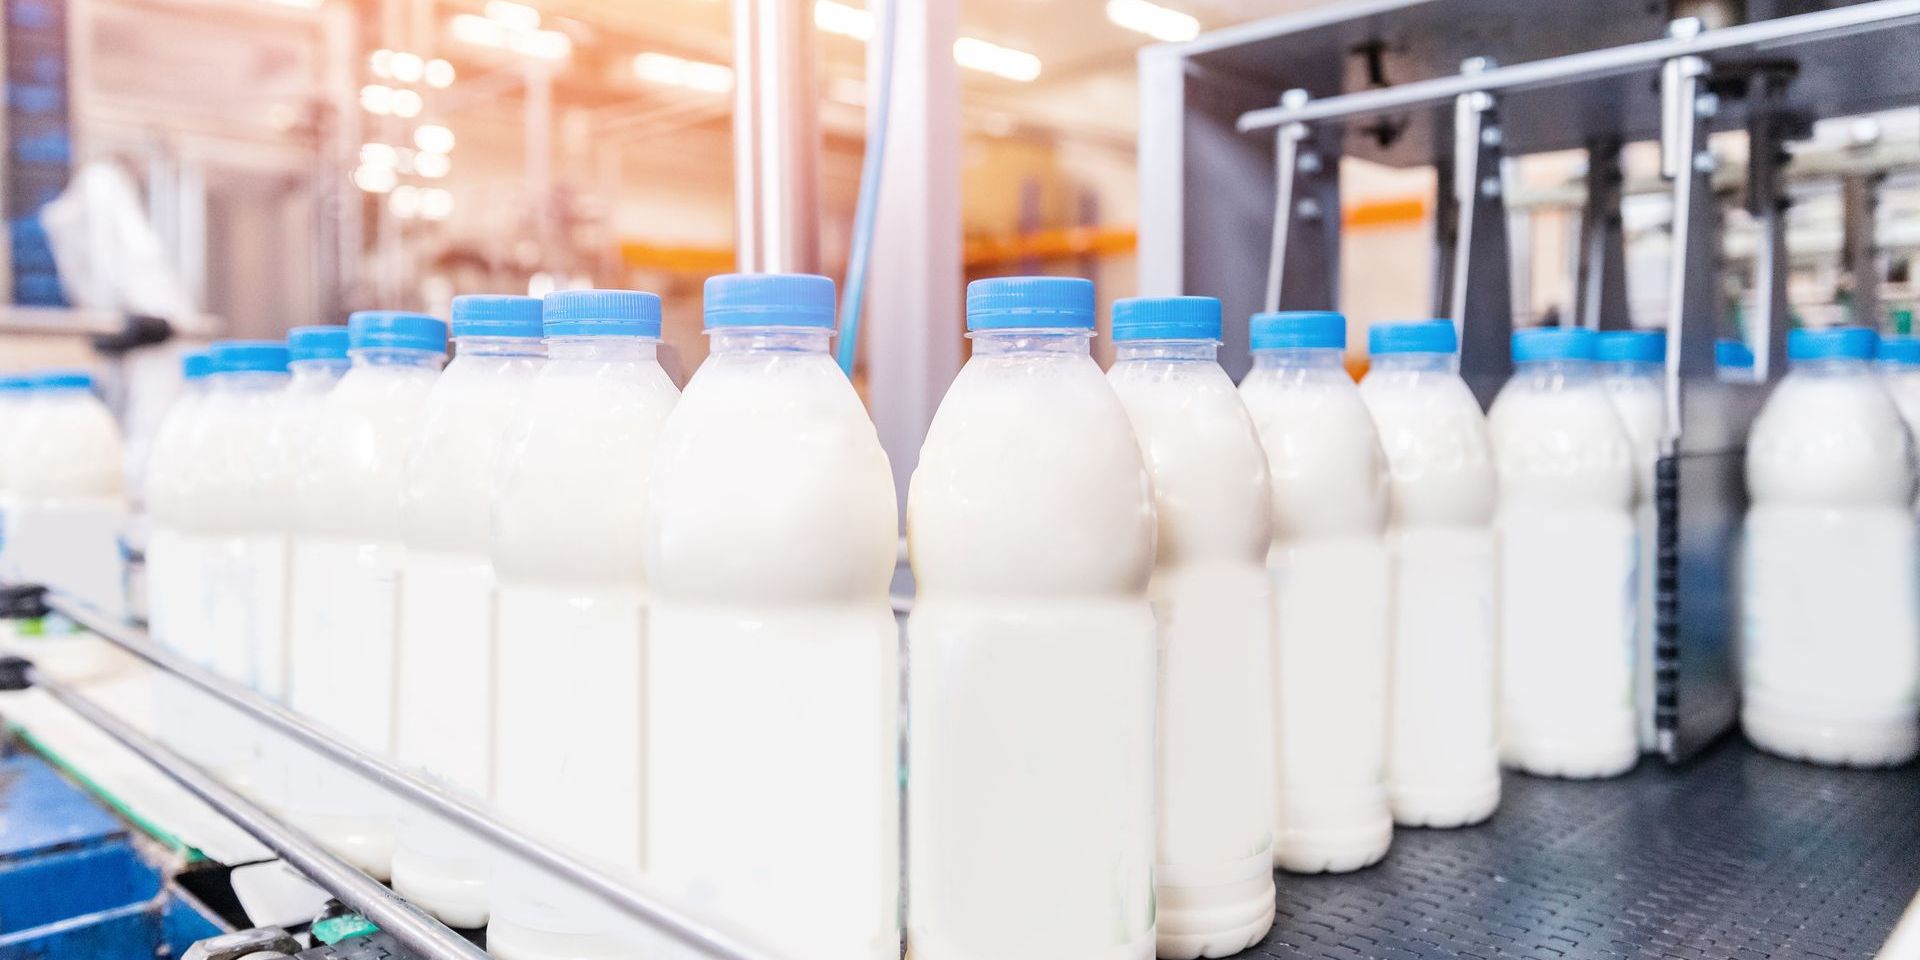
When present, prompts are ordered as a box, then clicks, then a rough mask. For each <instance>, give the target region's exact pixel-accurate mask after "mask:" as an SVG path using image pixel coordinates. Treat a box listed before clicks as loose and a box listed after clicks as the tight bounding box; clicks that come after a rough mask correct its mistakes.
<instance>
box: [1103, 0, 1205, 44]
mask: <svg viewBox="0 0 1920 960" xmlns="http://www.w3.org/2000/svg"><path fill="white" fill-rule="evenodd" d="M1107 19H1108V20H1111V21H1113V22H1114V24H1115V25H1116V26H1121V27H1125V28H1127V29H1128V30H1132V31H1133V32H1135V33H1144V34H1146V35H1147V36H1149V37H1153V38H1154V39H1156V40H1166V41H1169V42H1178V41H1181V40H1192V39H1193V38H1194V37H1197V36H1199V35H1200V21H1199V20H1196V19H1194V18H1193V17H1190V16H1188V15H1186V14H1184V13H1181V12H1180V11H1178V10H1171V9H1168V8H1166V7H1163V6H1161V5H1159V4H1157V3H1153V2H1151V0H1107Z"/></svg>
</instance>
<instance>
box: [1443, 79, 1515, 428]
mask: <svg viewBox="0 0 1920 960" xmlns="http://www.w3.org/2000/svg"><path fill="white" fill-rule="evenodd" d="M1493 66H1494V63H1493V61H1492V60H1490V59H1488V58H1486V57H1474V58H1472V59H1470V60H1468V61H1466V62H1465V63H1463V64H1461V67H1460V71H1461V72H1462V73H1479V72H1481V71H1483V70H1488V69H1491V68H1492V67H1493ZM1504 139H1505V136H1504V133H1503V131H1502V129H1501V127H1500V114H1499V101H1498V100H1497V99H1496V98H1495V97H1494V96H1493V95H1492V94H1490V93H1485V92H1475V93H1464V94H1461V95H1460V96H1459V97H1457V98H1455V100H1454V112H1453V145H1454V146H1453V183H1452V189H1453V197H1454V204H1455V205H1456V207H1457V208H1458V214H1457V215H1458V217H1459V230H1458V231H1457V232H1456V233H1455V238H1454V246H1453V262H1452V263H1451V264H1450V265H1449V267H1450V269H1451V271H1452V273H1453V278H1452V280H1451V281H1450V283H1449V285H1448V291H1449V293H1450V294H1451V299H1450V301H1449V303H1448V305H1447V316H1448V317H1449V318H1450V319H1452V320H1453V325H1454V328H1455V329H1456V330H1458V331H1459V333H1460V372H1461V375H1462V376H1464V377H1466V378H1467V382H1468V384H1469V385H1471V386H1473V388H1474V392H1475V395H1476V396H1479V397H1480V399H1481V402H1483V403H1487V402H1491V400H1492V398H1493V392H1494V390H1496V389H1497V385H1498V384H1499V382H1501V381H1503V380H1504V379H1505V378H1506V376H1507V372H1508V368H1509V367H1510V366H1511V365H1512V349H1513V347H1512V337H1513V280H1512V276H1511V270H1512V264H1511V262H1510V260H1509V257H1508V251H1507V214H1506V202H1505V198H1504V195H1505V192H1506V187H1505V184H1504V183H1503V182H1502V177H1501V163H1500V158H1501V154H1502V151H1501V143H1502V142H1503V141H1504Z"/></svg>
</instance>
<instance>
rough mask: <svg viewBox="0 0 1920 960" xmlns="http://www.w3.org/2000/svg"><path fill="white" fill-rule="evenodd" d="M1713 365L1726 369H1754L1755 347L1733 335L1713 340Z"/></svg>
mask: <svg viewBox="0 0 1920 960" xmlns="http://www.w3.org/2000/svg"><path fill="white" fill-rule="evenodd" d="M1713 365H1714V366H1716V367H1720V368H1721V369H1724V370H1752V369H1753V348H1752V347H1749V346H1747V345H1746V343H1745V342H1743V341H1740V340H1735V339H1733V338H1731V337H1721V338H1720V339H1718V340H1715V341H1714V342H1713Z"/></svg>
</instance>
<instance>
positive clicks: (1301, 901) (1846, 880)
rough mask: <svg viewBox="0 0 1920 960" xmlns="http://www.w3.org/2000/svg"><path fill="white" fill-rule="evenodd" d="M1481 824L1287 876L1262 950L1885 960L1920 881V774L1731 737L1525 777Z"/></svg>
mask: <svg viewBox="0 0 1920 960" xmlns="http://www.w3.org/2000/svg"><path fill="white" fill-rule="evenodd" d="M1504 787H1505V796H1504V797H1503V799H1502V802H1501V805H1500V810H1499V811H1498V812H1497V813H1495V814H1494V816H1493V819H1492V820H1490V821H1488V822H1487V823H1486V824H1484V825H1482V826H1479V827H1473V828H1468V829H1464V830H1399V831H1396V832H1395V834H1394V838H1393V849H1392V851H1391V852H1389V853H1388V854H1387V858H1386V859H1385V860H1384V861H1382V862H1381V863H1380V864H1379V865H1378V866H1375V867H1372V868H1370V869H1367V870H1363V871H1361V872H1358V873H1353V874H1347V875H1344V876H1294V875H1291V874H1286V873H1282V874H1279V875H1278V882H1279V905H1280V909H1279V916H1278V918H1277V919H1276V920H1275V922H1274V928H1273V932H1272V933H1271V934H1269V935H1268V936H1267V938H1266V940H1265V941H1263V942H1262V943H1261V944H1260V945H1258V946H1256V947H1255V948H1253V949H1252V950H1250V951H1248V952H1247V953H1246V954H1243V956H1245V957H1260V956H1270V957H1284V958H1294V957H1329V958H1336V960H1356V958H1372V957H1377V958H1382V960H1411V958H1415V957H1467V958H1492V957H1529V958H1536V960H1586V958H1640V957H1651V958H1661V957H1672V958H1676V960H1712V958H1729V960H1780V958H1786V957H1811V958H1830V960H1841V958H1850V957H1871V956H1872V955H1873V954H1874V952H1875V951H1876V950H1878V949H1879V947H1880V945H1881V943H1882V942H1883V941H1884V940H1885V939H1886V937H1887V934H1888V933H1890V932H1891V931H1892V929H1893V926H1894V923H1895V921H1897V920H1898V919H1899V917H1900V914H1901V913H1902V912H1903V911H1904V910H1905V909H1906V907H1907V904H1908V902H1909V901H1911V900H1912V899H1913V897H1914V894H1915V892H1916V890H1917V889H1920V766H1916V765H1915V764H1908V765H1907V766H1906V767H1903V768H1901V769H1898V770H1892V771H1859V770H1835V769H1827V768H1822V767H1813V766H1808V765H1805V764H1799V763H1792V762H1789V761H1786V760H1780V759H1776V758H1773V757H1770V756H1767V755H1766V754H1763V753H1760V752H1759V751H1757V750H1754V749H1753V748H1751V747H1749V746H1747V745H1746V744H1744V743H1742V742H1740V741H1739V740H1738V739H1737V738H1726V739H1724V740H1723V741H1722V742H1721V743H1720V744H1719V745H1717V746H1715V747H1712V748H1710V749H1709V750H1708V751H1707V752H1705V753H1704V754H1702V755H1701V756H1700V757H1698V758H1696V759H1695V760H1693V761H1692V762H1690V763H1688V764H1686V765H1684V766H1681V767H1678V768H1673V767H1668V766H1667V765H1666V764H1663V763H1661V762H1659V761H1658V760H1655V759H1653V758H1647V759H1645V760H1643V761H1642V762H1641V764H1640V766H1639V768H1638V769H1636V770H1635V771H1634V772H1633V773H1631V774H1628V775H1627V776H1625V777H1621V778H1619V779H1616V780H1609V781H1598V782H1573V781H1556V780H1543V779H1536V778H1533V777H1528V776H1523V775H1520V774H1514V773H1509V774H1507V777H1506V782H1505V785H1504Z"/></svg>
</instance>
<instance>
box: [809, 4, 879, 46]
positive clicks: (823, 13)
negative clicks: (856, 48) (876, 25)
mask: <svg viewBox="0 0 1920 960" xmlns="http://www.w3.org/2000/svg"><path fill="white" fill-rule="evenodd" d="M813 25H814V26H816V27H818V28H820V29H822V30H825V31H826V32H828V33H835V34H839V35H840V36H843V37H852V38H854V39H855V40H860V41H866V40H870V39H872V37H873V14H872V13H870V12H868V11H866V10H862V9H860V8H859V7H854V6H849V5H847V4H844V3H839V2H836V0H815V2H814V4H813Z"/></svg>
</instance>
